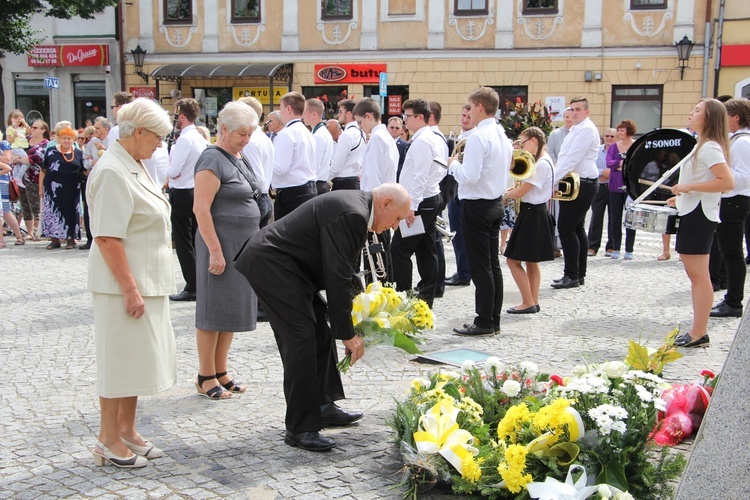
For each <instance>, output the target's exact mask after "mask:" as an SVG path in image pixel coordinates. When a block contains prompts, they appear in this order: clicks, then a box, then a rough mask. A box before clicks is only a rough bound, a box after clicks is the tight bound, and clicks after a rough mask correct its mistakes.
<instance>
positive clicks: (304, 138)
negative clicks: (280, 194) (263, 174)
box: [271, 118, 318, 189]
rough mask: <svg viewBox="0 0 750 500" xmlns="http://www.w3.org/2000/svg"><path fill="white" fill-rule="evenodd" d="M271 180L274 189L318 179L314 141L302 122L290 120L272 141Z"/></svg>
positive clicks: (299, 184)
mask: <svg viewBox="0 0 750 500" xmlns="http://www.w3.org/2000/svg"><path fill="white" fill-rule="evenodd" d="M273 149H274V158H273V179H272V182H271V184H273V187H274V188H276V189H283V188H288V187H296V186H301V185H303V184H306V183H308V182H310V181H314V180H315V179H317V178H318V174H317V172H316V171H315V140H314V139H313V136H312V134H311V133H310V131H309V130H307V127H305V125H304V124H303V123H302V120H301V119H299V118H297V119H295V120H291V121H290V122H289V123H287V124H286V126H285V127H284V128H283V129H281V132H279V133H278V134H276V138H275V139H274V140H273Z"/></svg>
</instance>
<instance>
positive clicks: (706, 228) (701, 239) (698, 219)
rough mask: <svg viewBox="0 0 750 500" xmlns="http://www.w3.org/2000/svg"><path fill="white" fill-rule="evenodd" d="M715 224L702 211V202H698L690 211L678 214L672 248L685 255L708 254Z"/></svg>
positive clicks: (716, 223)
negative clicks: (675, 235) (678, 223)
mask: <svg viewBox="0 0 750 500" xmlns="http://www.w3.org/2000/svg"><path fill="white" fill-rule="evenodd" d="M717 225H718V222H714V221H712V220H708V218H707V217H706V214H704V213H703V202H700V203H698V206H697V207H695V209H694V210H693V211H692V212H690V213H689V214H687V215H681V216H680V227H679V229H678V230H677V242H676V243H675V245H674V249H675V250H676V251H677V253H682V254H685V255H708V254H709V253H711V243H713V240H714V232H715V231H716V226H717Z"/></svg>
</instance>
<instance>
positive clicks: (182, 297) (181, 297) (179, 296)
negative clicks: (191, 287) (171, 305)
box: [169, 290, 195, 302]
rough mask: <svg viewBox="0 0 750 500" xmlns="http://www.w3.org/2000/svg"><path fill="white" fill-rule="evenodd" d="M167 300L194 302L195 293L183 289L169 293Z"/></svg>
mask: <svg viewBox="0 0 750 500" xmlns="http://www.w3.org/2000/svg"><path fill="white" fill-rule="evenodd" d="M169 300H174V301H175V302H191V301H192V302H195V294H194V293H190V292H188V291H187V290H183V291H181V292H180V293H175V294H173V295H170V296H169Z"/></svg>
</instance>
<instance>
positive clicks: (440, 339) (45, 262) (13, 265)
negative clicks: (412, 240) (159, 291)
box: [0, 233, 740, 500]
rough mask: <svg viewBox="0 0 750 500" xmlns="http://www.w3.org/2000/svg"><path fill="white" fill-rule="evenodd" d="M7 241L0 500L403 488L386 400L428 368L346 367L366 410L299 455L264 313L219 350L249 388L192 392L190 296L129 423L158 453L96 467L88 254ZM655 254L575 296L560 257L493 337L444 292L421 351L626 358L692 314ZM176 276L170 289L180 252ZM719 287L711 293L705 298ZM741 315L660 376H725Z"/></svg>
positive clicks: (552, 361)
mask: <svg viewBox="0 0 750 500" xmlns="http://www.w3.org/2000/svg"><path fill="white" fill-rule="evenodd" d="M7 243H8V245H9V246H8V249H7V250H0V272H1V273H0V276H2V278H1V279H2V287H0V304H2V306H3V307H2V311H3V313H2V317H0V332H1V335H0V356H1V357H0V360H1V362H2V365H3V382H2V383H1V384H0V421H2V422H3V424H2V433H3V439H2V443H3V445H2V451H0V499H5V498H20V499H25V498H59V497H66V498H69V497H70V498H88V497H105V498H119V497H128V498H236V499H240V498H252V499H261V500H266V499H269V500H270V499H276V498H302V499H318V498H320V499H323V498H351V499H375V498H398V497H399V496H400V494H401V492H402V490H400V489H399V488H398V487H397V484H398V483H399V481H400V473H399V469H400V460H399V458H400V457H399V454H398V450H397V448H396V446H395V445H394V444H393V443H392V441H391V439H392V434H391V431H390V429H389V427H388V426H387V424H386V421H387V419H388V418H390V416H391V414H392V410H393V402H394V399H399V398H402V397H403V395H404V394H405V393H406V391H407V390H408V387H409V384H410V381H411V380H412V379H413V378H414V377H417V376H425V375H427V374H429V373H430V372H432V371H434V370H436V367H435V366H434V365H427V364H420V363H417V362H416V361H414V360H413V357H412V356H408V355H406V354H403V353H400V352H395V351H393V350H390V349H387V348H381V349H370V350H369V351H368V352H367V354H366V357H365V358H364V359H363V360H362V361H361V362H360V363H358V364H357V365H356V366H354V367H353V368H352V369H351V371H350V372H349V374H346V375H344V386H345V388H346V390H347V395H348V398H349V399H348V400H346V401H343V402H342V403H341V406H343V407H345V408H347V409H356V410H362V411H364V412H365V418H364V419H363V420H362V421H361V422H360V423H358V424H356V425H354V426H351V427H348V428H341V429H332V430H326V431H324V433H325V434H326V435H330V436H332V437H334V438H335V439H336V441H337V442H338V447H337V448H335V449H334V450H332V451H331V452H329V453H312V452H306V451H302V450H299V449H296V448H291V447H289V446H286V445H285V444H284V443H283V429H284V426H283V419H284V397H283V392H282V371H281V362H280V358H279V355H278V351H277V349H276V344H275V342H274V339H273V335H272V332H271V329H270V327H269V325H268V324H267V323H261V324H260V325H259V327H258V329H257V330H256V331H253V332H245V333H239V334H237V335H236V336H235V340H234V344H233V346H232V350H231V352H230V368H231V373H232V374H233V376H235V377H236V378H237V380H240V381H242V382H244V383H246V384H247V385H248V386H249V389H248V391H247V392H246V393H245V394H244V395H242V396H240V397H233V398H232V399H231V400H228V401H219V402H216V401H209V400H207V399H205V398H201V397H199V396H198V395H197V394H196V391H195V387H194V385H193V380H194V379H195V375H196V372H197V367H198V362H197V355H196V349H195V340H194V311H195V305H194V303H173V304H172V306H171V312H172V321H173V324H174V331H175V335H176V338H177V360H178V381H177V384H176V385H175V386H174V387H173V388H171V389H170V390H168V391H166V392H163V393H160V394H159V395H157V396H152V397H144V398H140V401H139V409H138V415H139V420H138V424H139V430H140V432H141V433H142V434H143V435H144V436H146V437H148V438H149V439H151V440H152V441H153V442H154V443H156V444H157V445H158V446H160V447H162V448H164V450H165V457H163V458H160V459H158V460H154V461H152V462H151V463H150V464H149V465H148V466H147V467H145V468H144V469H140V470H118V469H116V468H114V467H104V468H101V467H95V466H94V464H93V460H92V457H91V454H90V453H89V451H88V450H89V449H90V448H91V447H92V446H93V444H94V441H95V437H96V435H97V432H98V428H99V413H98V398H97V395H96V392H95V378H96V366H95V356H94V349H95V347H94V342H93V317H92V305H91V297H90V295H89V294H88V292H87V291H86V259H87V252H85V251H77V250H75V251H65V250H56V251H46V250H44V246H45V245H46V243H44V242H39V243H32V242H29V243H27V244H26V245H24V246H13V240H12V239H11V238H7ZM660 251H661V238H660V235H651V234H643V233H639V234H638V238H637V241H636V248H635V260H633V261H630V262H625V261H623V260H619V261H612V260H611V259H606V258H604V257H601V256H599V257H591V258H589V270H588V275H587V277H586V284H585V286H583V287H581V288H579V289H571V290H553V289H552V288H550V287H549V286H548V283H549V281H550V280H551V279H552V278H557V277H559V276H561V275H562V266H563V262H562V259H557V260H555V261H554V262H549V263H544V264H543V265H542V274H543V277H542V290H541V297H540V303H541V308H542V309H541V313H539V314H535V315H524V316H512V315H507V314H504V315H503V317H502V324H501V327H502V332H501V334H499V335H497V336H492V337H483V338H477V339H472V338H464V337H460V336H457V335H454V334H453V333H452V332H451V329H452V328H453V327H456V326H460V325H461V324H462V323H464V322H466V321H469V320H471V319H472V318H473V296H474V289H473V287H472V286H469V287H447V288H446V292H445V297H443V298H440V299H436V301H435V308H434V310H435V314H436V316H437V321H438V323H437V329H436V331H435V332H434V333H432V334H431V335H430V338H429V341H428V343H427V344H426V346H424V350H425V351H435V350H441V349H446V348H450V347H471V348H476V349H479V350H483V351H487V352H490V353H493V354H495V355H497V356H499V357H500V358H501V359H503V360H504V361H507V362H518V361H522V360H532V361H534V362H536V363H537V364H539V365H540V367H541V368H542V369H543V370H546V371H550V372H556V373H563V374H565V373H569V372H570V370H571V368H572V367H573V366H574V365H576V364H580V363H582V362H584V361H588V362H599V361H604V360H610V359H622V358H623V357H624V356H625V354H626V349H627V341H628V339H631V338H641V339H642V341H644V342H646V343H647V344H648V345H650V346H654V347H655V346H657V345H658V344H659V343H660V341H661V339H662V338H663V335H664V334H665V333H666V332H667V331H669V330H671V329H672V328H674V327H675V326H676V325H678V324H679V325H682V326H683V327H689V323H690V321H691V305H690V285H689V281H688V278H687V276H686V275H685V272H684V270H683V268H682V264H681V263H680V262H678V261H677V259H676V255H674V254H673V255H674V256H673V259H672V260H671V261H668V262H657V261H656V260H655V257H656V255H657V254H658V253H660ZM446 259H447V261H448V275H450V274H452V272H453V270H454V269H455V264H454V259H453V252H452V248H451V246H450V244H446ZM174 271H175V279H176V281H177V283H178V286H179V285H181V284H182V278H181V276H180V272H179V267H178V264H177V259H176V258H175V259H174ZM415 273H416V271H415ZM416 279H417V278H416V276H415V281H416ZM504 280H505V308H507V307H510V306H513V305H516V304H517V303H518V302H520V294H519V293H518V290H517V288H516V286H515V284H514V283H513V280H512V278H511V276H510V273H509V272H508V269H507V267H504ZM721 297H722V294H719V293H717V294H716V297H715V300H717V301H718V300H719V299H720V298H721ZM739 321H740V320H739V319H721V320H711V323H710V325H709V333H710V335H711V341H712V344H711V347H710V348H707V349H695V350H691V351H689V352H686V353H685V356H684V357H683V358H682V359H681V360H679V361H678V362H676V363H674V364H672V365H669V367H668V368H667V372H666V373H665V376H666V378H667V379H668V380H669V381H673V382H690V381H696V380H698V379H700V376H699V371H700V370H701V369H703V368H709V369H712V370H715V371H719V370H721V368H722V366H723V364H724V361H725V359H726V356H727V353H728V350H729V348H730V346H731V342H732V340H733V338H734V335H735V331H736V330H737V327H738V325H739ZM340 347H341V346H340ZM341 349H343V347H341ZM123 376H127V374H123ZM448 497H449V495H448V494H446V492H432V493H428V494H425V495H424V498H432V499H437V498H448Z"/></svg>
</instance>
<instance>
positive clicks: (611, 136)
mask: <svg viewBox="0 0 750 500" xmlns="http://www.w3.org/2000/svg"><path fill="white" fill-rule="evenodd" d="M604 137H609V138H614V137H615V136H614V135H605V136H604Z"/></svg>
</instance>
